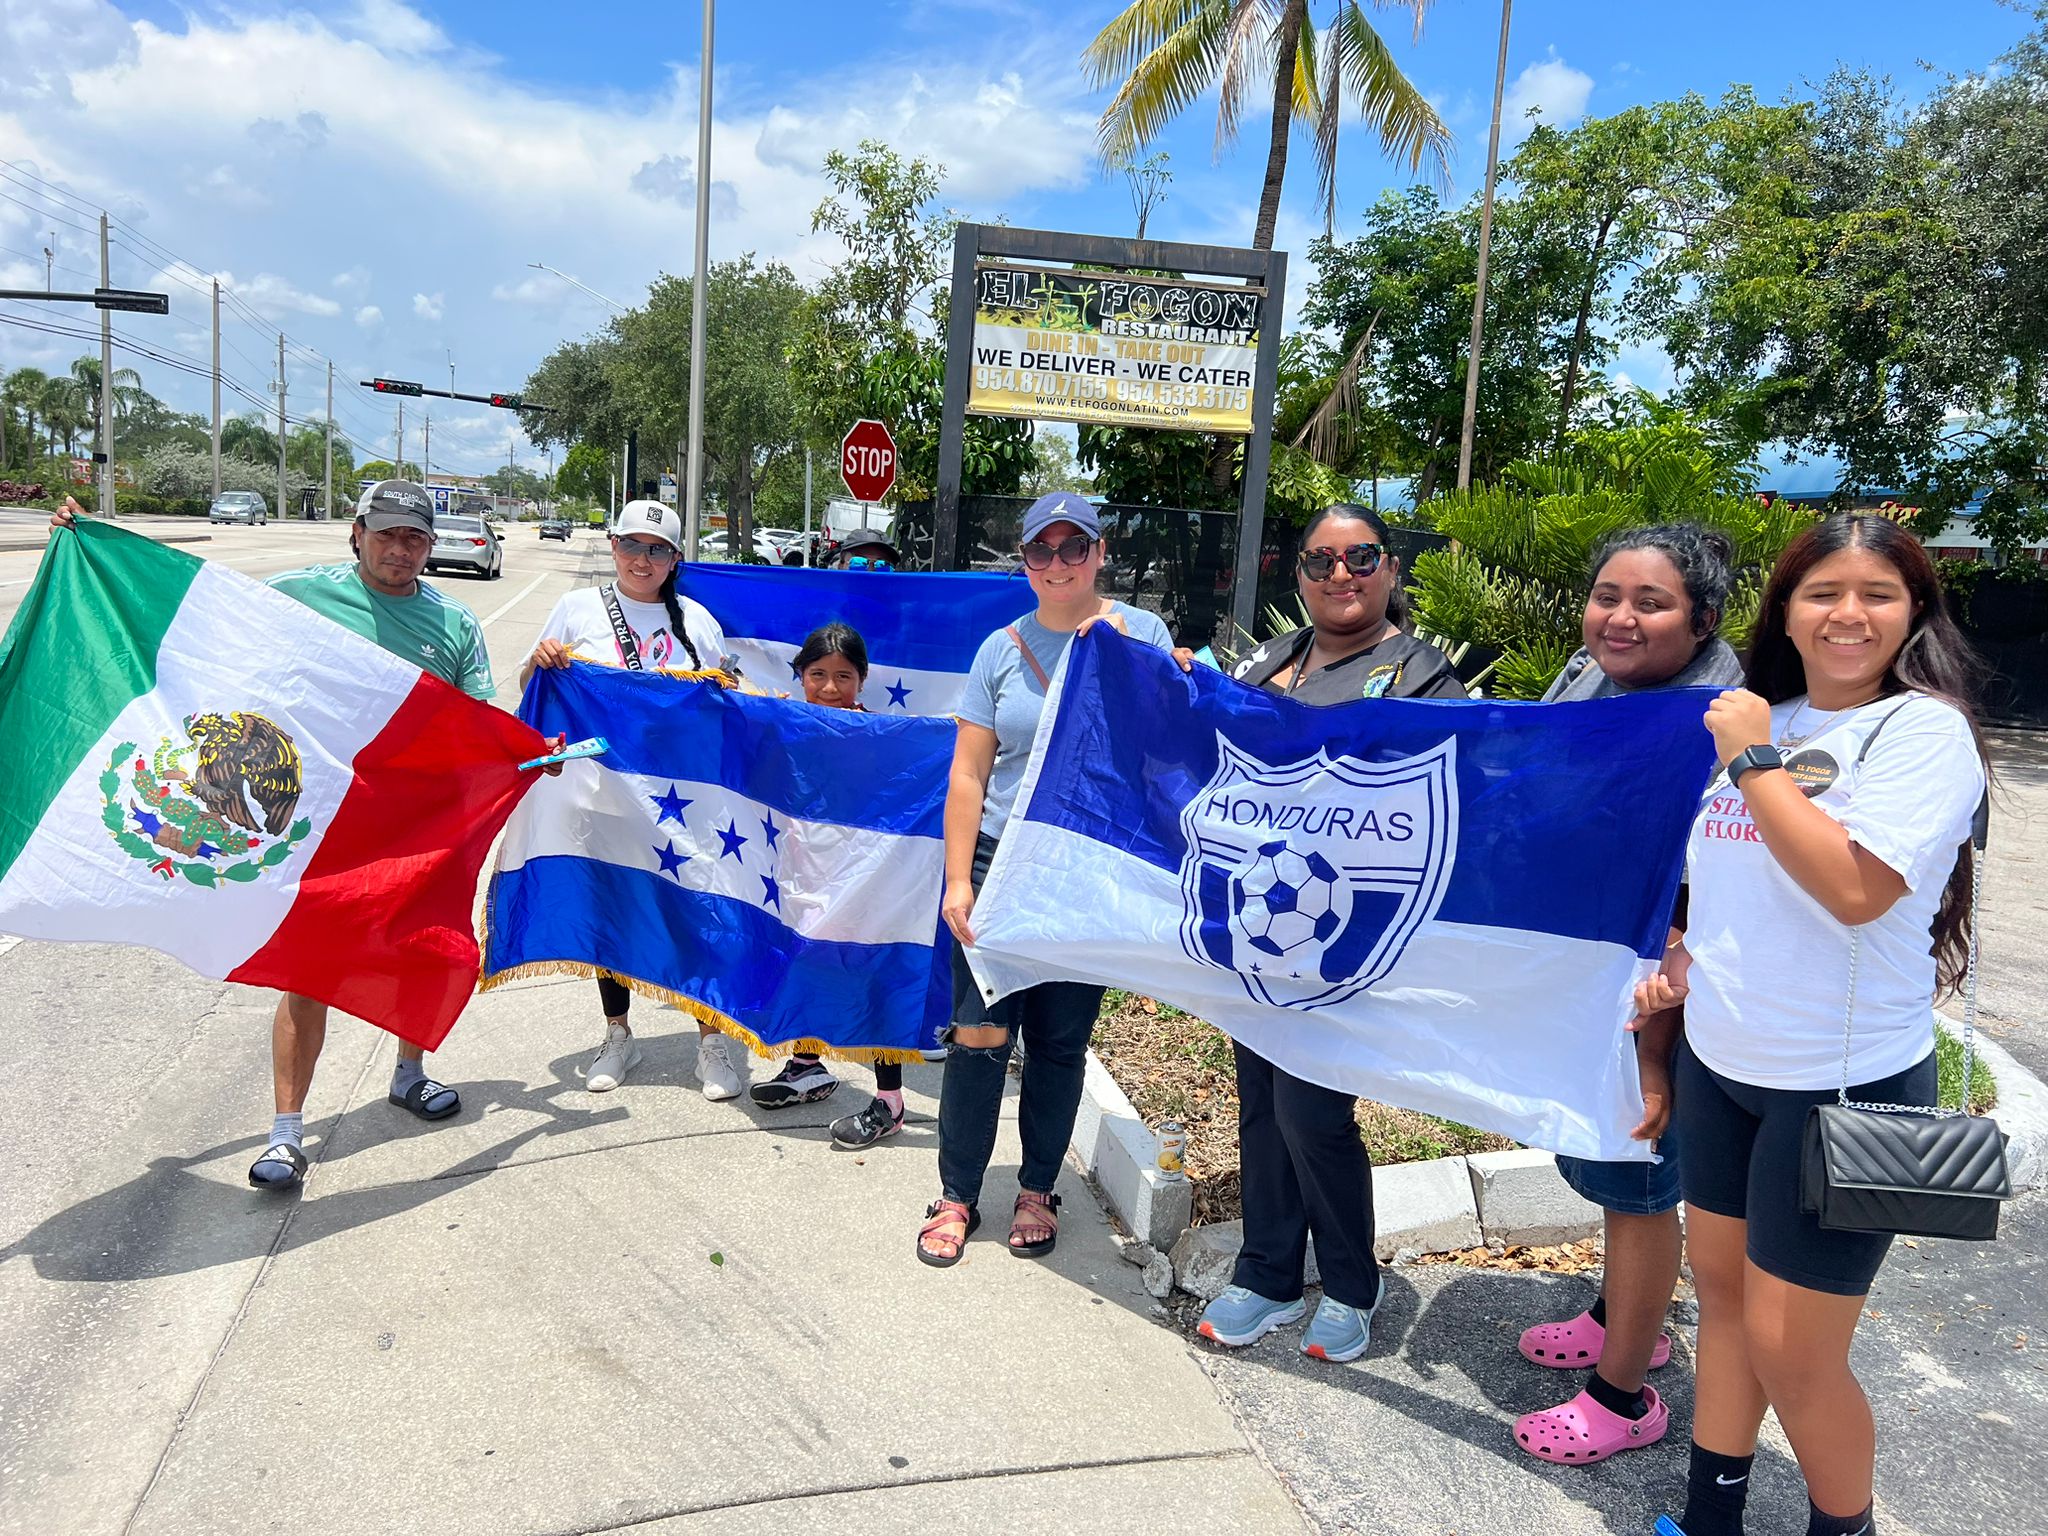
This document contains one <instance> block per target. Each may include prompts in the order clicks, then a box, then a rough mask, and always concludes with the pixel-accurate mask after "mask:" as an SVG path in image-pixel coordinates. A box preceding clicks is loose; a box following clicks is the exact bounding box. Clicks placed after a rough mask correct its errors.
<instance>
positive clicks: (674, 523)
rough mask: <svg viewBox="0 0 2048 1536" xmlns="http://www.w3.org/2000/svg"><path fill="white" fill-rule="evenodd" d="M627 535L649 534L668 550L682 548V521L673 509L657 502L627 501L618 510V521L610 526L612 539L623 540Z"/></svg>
mask: <svg viewBox="0 0 2048 1536" xmlns="http://www.w3.org/2000/svg"><path fill="white" fill-rule="evenodd" d="M629 533H633V534H642V533H644V534H651V535H653V536H654V537H655V538H657V539H660V540H661V541H662V542H663V543H664V544H666V545H668V547H669V548H670V549H681V548H682V547H683V520H682V519H681V518H680V517H678V516H676V509H675V508H674V507H668V506H663V505H662V504H661V503H660V502H658V501H629V502H627V503H626V504H625V505H624V506H623V507H621V508H619V520H618V521H617V522H615V523H613V524H612V537H613V538H615V539H623V538H624V537H626V535H627V534H629Z"/></svg>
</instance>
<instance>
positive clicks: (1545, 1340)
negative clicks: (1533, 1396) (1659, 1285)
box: [1515, 1312, 1671, 1371]
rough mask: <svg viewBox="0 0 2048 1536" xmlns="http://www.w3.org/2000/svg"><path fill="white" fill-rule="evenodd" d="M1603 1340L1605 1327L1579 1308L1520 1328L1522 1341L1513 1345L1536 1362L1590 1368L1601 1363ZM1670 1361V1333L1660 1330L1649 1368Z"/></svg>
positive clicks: (1651, 1354) (1654, 1367) (1564, 1367)
mask: <svg viewBox="0 0 2048 1536" xmlns="http://www.w3.org/2000/svg"><path fill="white" fill-rule="evenodd" d="M1606 1342H1607V1330H1606V1329H1605V1328H1602V1327H1601V1326H1600V1325H1599V1324H1598V1323H1596V1322H1594V1321H1593V1316H1592V1314H1591V1313H1590V1312H1581V1313H1580V1314H1579V1315H1578V1316H1577V1317H1575V1318H1573V1319H1572V1320H1571V1321H1570V1322H1568V1323H1538V1324H1537V1325H1536V1326H1535V1327H1534V1328H1525V1329H1523V1330H1522V1338H1521V1342H1520V1343H1519V1344H1517V1345H1516V1346H1515V1347H1516V1348H1518V1349H1519V1350H1521V1352H1522V1355H1523V1357H1524V1358H1525V1359H1528V1360H1533V1361H1535V1363H1536V1364H1538V1365H1548V1366H1554V1367H1556V1368H1558V1369H1560V1370H1591V1369H1592V1368H1593V1367H1594V1366H1596V1365H1598V1364H1599V1363H1600V1350H1601V1347H1602V1346H1603V1345H1604V1344H1605V1343H1606ZM1670 1361H1671V1335H1670V1334H1668V1333H1660V1334H1658V1335H1657V1347H1656V1348H1655V1349H1653V1350H1652V1351H1650V1369H1651V1370H1653V1371H1654V1370H1655V1369H1657V1367H1658V1366H1660V1365H1668V1364H1669V1363H1670Z"/></svg>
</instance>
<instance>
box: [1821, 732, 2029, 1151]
mask: <svg viewBox="0 0 2048 1536" xmlns="http://www.w3.org/2000/svg"><path fill="white" fill-rule="evenodd" d="M1905 707H1906V706H1905V705H1903V704H1901V705H1900V706H1899V709H1904V708H1905ZM1899 709H1894V710H1891V711H1889V712H1888V713H1887V714H1886V715H1885V716H1884V718H1883V719H1881V720H1879V721H1878V722H1877V724H1876V725H1874V726H1872V727H1871V728H1870V734H1869V735H1868V736H1866V737H1864V738H1863V745H1862V746H1861V747H1860V748H1858V749H1857V752H1856V766H1857V767H1858V768H1861V767H1862V766H1863V760H1864V759H1865V758H1867V757H1868V756H1870V747H1871V743H1873V742H1875V741H1876V740H1877V734H1878V732H1879V731H1882V730H1883V729H1884V728H1885V726H1886V725H1887V724H1889V723H1890V721H1891V718H1892V716H1893V715H1896V714H1897V713H1898V712H1899ZM1990 835H1991V788H1990V786H1989V785H1988V784H1987V785H1986V786H1985V789H1984V794H1983V796H1982V797H1981V798H1980V799H1979V800H1978V802H1977V809H1976V811H1975V813H1974V814H1973V815H1972V816H1971V817H1970V846H1971V847H1973V848H1975V850H1976V852H1977V857H1976V858H1975V859H1973V860H1971V862H1970V952H1969V958H1968V959H1967V960H1966V961H1965V962H1964V968H1963V1091H1962V1099H1961V1102H1960V1105H1959V1106H1958V1107H1957V1108H1956V1109H1954V1110H1945V1109H1943V1108H1941V1106H1940V1105H1938V1104H1937V1105H1928V1106H1924V1107H1923V1106H1914V1105H1908V1104H1863V1103H1859V1102H1857V1101H1856V1100H1854V1099H1851V1098H1850V1097H1849V1042H1850V1038H1851V1036H1852V1035H1853V1033H1854V1031H1855V1027H1856V962H1857V957H1858V955H1859V954H1860V952H1861V950H1862V947H1863V931H1862V929H1861V928H1860V927H1852V928H1851V929H1850V930H1849V1002H1848V1006H1847V1008H1846V1009H1845V1010H1844V1011H1843V1014H1842V1086H1841V1087H1840V1088H1838V1089H1837V1090H1836V1091H1835V1099H1836V1101H1837V1102H1838V1103H1840V1104H1842V1105H1844V1106H1845V1107H1847V1108H1849V1109H1868V1110H1875V1111H1877V1112H1879V1113H1881V1114H1900V1113H1905V1114H1935V1115H1947V1114H1958V1115H1967V1114H1968V1113H1969V1112H1970V1077H1971V1074H1972V1072H1973V1070H1974V1069H1975V1067H1976V1060H1977V920H1976V914H1977V908H1978V905H1979V903H1981V902H1982V900H1983V898H1984V848H1985V844H1986V843H1987V842H1989V841H1990ZM1937 1097H1939V1094H1937Z"/></svg>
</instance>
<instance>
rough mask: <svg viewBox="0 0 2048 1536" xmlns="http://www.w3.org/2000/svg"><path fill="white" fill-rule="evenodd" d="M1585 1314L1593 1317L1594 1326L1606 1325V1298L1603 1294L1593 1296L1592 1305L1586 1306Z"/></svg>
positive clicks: (1603, 1326)
mask: <svg viewBox="0 0 2048 1536" xmlns="http://www.w3.org/2000/svg"><path fill="white" fill-rule="evenodd" d="M1586 1316H1588V1317H1590V1318H1591V1319H1593V1326H1594V1327H1595V1328H1605V1327H1606V1326H1607V1298H1606V1297H1605V1296H1595V1297H1594V1298H1593V1305H1591V1306H1590V1307H1588V1308H1586Z"/></svg>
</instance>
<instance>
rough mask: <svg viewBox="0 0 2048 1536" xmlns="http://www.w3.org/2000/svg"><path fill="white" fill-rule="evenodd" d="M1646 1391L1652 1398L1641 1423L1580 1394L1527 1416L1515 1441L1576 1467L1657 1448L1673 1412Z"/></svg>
mask: <svg viewBox="0 0 2048 1536" xmlns="http://www.w3.org/2000/svg"><path fill="white" fill-rule="evenodd" d="M1643 1391H1644V1393H1645V1394H1646V1395H1647V1396H1648V1397H1649V1399H1650V1411H1649V1412H1648V1413H1646V1414H1644V1415H1643V1416H1642V1417H1641V1418H1640V1419H1625V1418H1623V1417H1622V1416H1621V1415H1620V1414H1618V1413H1611V1412H1609V1411H1608V1410H1607V1409H1605V1408H1602V1407H1601V1406H1600V1405H1599V1404H1598V1403H1596V1402H1594V1401H1593V1395H1592V1394H1591V1393H1590V1392H1581V1393H1580V1394H1579V1395H1578V1396H1577V1397H1575V1398H1573V1399H1572V1400H1571V1401H1570V1402H1568V1403H1560V1404H1558V1405H1557V1407H1555V1408H1545V1409H1544V1410H1543V1411H1542V1412H1541V1413H1525V1414H1523V1415H1522V1416H1521V1417H1520V1418H1519V1419H1517V1420H1515V1443H1516V1444H1517V1445H1519V1446H1520V1447H1521V1448H1522V1449H1523V1450H1525V1451H1527V1452H1528V1453H1529V1454H1530V1455H1531V1456H1536V1457H1540V1458H1541V1459H1542V1460H1544V1461H1556V1462H1569V1463H1571V1464H1572V1465H1574V1466H1581V1465H1588V1464H1590V1463H1592V1462H1596V1461H1605V1460H1606V1459H1607V1458H1608V1457H1610V1456H1612V1455H1613V1454H1614V1453H1615V1452H1617V1451H1634V1450H1640V1449H1641V1448H1642V1447H1643V1446H1646V1445H1655V1444H1656V1443H1657V1442H1658V1441H1659V1440H1662V1439H1663V1438H1664V1431H1665V1430H1667V1429H1669V1428H1670V1427H1671V1411H1670V1410H1669V1409H1668V1408H1666V1407H1665V1406H1664V1399H1663V1398H1661V1397H1659V1396H1658V1395H1657V1392H1656V1389H1655V1388H1654V1387H1645V1388H1643Z"/></svg>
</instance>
